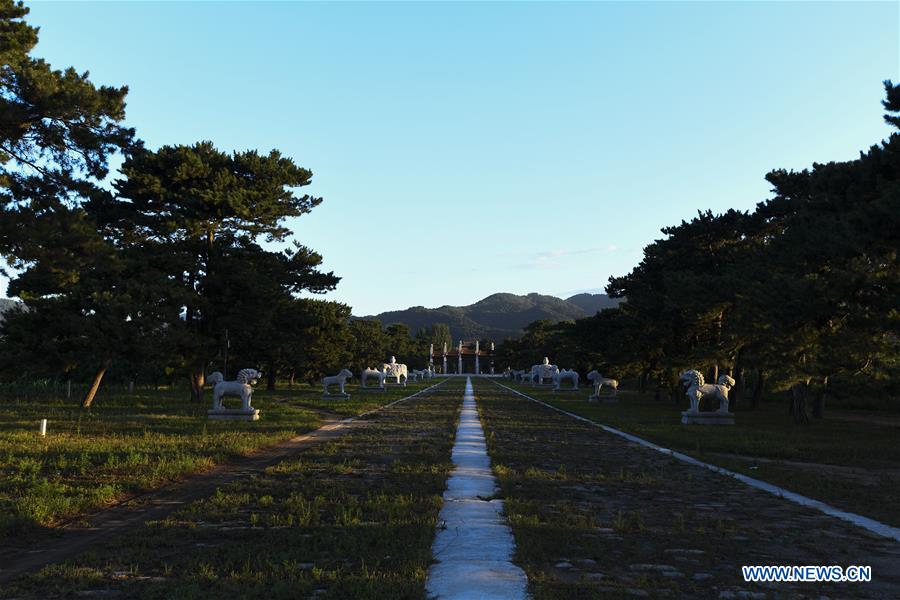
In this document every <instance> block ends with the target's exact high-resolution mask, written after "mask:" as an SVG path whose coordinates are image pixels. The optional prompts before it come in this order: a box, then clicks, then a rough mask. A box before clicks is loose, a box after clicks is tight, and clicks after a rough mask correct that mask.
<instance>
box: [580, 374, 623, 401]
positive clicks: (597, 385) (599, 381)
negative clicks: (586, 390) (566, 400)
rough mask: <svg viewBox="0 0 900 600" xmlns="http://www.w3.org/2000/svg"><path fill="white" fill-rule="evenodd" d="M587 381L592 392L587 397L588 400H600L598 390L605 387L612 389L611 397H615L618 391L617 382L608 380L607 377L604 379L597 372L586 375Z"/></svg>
mask: <svg viewBox="0 0 900 600" xmlns="http://www.w3.org/2000/svg"><path fill="white" fill-rule="evenodd" d="M587 379H588V381H590V382H591V383H592V384H593V387H594V391H593V393H592V394H591V395H590V396H588V400H597V399H599V398H600V389H601V388H602V387H603V386H604V385H605V386H606V387H608V388H612V397H613V398H615V397H616V393H617V392H618V391H619V382H618V381H617V380H615V379H610V378H608V377H604V376H603V375H601V374H600V373H599V372H598V371H591V372H590V373H588V374H587Z"/></svg>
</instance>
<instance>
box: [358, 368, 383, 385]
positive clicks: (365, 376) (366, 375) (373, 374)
mask: <svg viewBox="0 0 900 600" xmlns="http://www.w3.org/2000/svg"><path fill="white" fill-rule="evenodd" d="M373 378H374V379H377V380H378V385H377V386H371V387H370V386H368V385H366V382H367V381H368V380H369V379H373ZM359 389H361V390H366V389H369V390H371V389H381V390H384V371H379V370H378V369H368V368H367V369H363V370H362V373H360V374H359Z"/></svg>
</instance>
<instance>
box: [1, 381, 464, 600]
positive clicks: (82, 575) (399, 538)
mask: <svg viewBox="0 0 900 600" xmlns="http://www.w3.org/2000/svg"><path fill="white" fill-rule="evenodd" d="M461 398H462V382H449V383H448V384H445V385H444V386H442V387H440V388H438V389H437V390H434V391H432V392H430V393H428V394H427V395H423V396H422V397H419V398H416V399H412V400H410V401H408V402H405V403H401V404H399V405H397V406H396V407H395V408H393V409H390V410H388V411H385V412H384V413H379V416H378V418H377V419H376V420H373V421H372V422H371V423H368V424H367V425H366V426H365V427H363V428H360V429H355V430H351V431H350V432H348V433H347V434H345V435H344V436H342V437H340V438H337V439H335V440H332V441H329V442H327V443H323V444H318V445H315V446H311V447H309V448H307V449H305V450H304V451H303V452H302V453H301V454H300V455H299V456H298V457H297V458H294V459H290V460H286V461H283V462H281V463H278V464H276V465H272V466H271V467H269V468H267V469H266V470H265V472H263V473H261V474H259V475H257V476H255V477H251V478H248V479H245V480H241V481H236V482H234V483H231V484H229V485H227V486H224V487H222V488H220V489H219V490H218V491H217V492H216V493H215V494H213V495H212V496H209V497H207V498H205V499H202V500H199V501H196V502H193V503H191V504H190V505H188V506H186V507H185V508H183V509H181V510H179V511H178V512H177V513H175V514H173V515H171V517H170V518H167V519H164V520H161V521H156V522H153V523H150V524H148V526H147V527H145V528H142V529H141V530H140V531H137V532H134V533H133V534H129V535H126V536H124V537H123V538H121V539H119V540H116V541H114V542H112V543H111V544H109V545H107V546H104V547H103V548H94V549H93V552H92V553H91V554H90V555H87V556H83V557H79V558H77V559H75V560H73V561H71V562H70V563H69V564H67V565H56V566H53V567H48V568H45V569H43V570H42V571H41V572H39V573H36V574H33V575H31V576H29V577H26V578H24V579H22V580H20V581H19V582H18V583H17V584H16V585H15V586H13V587H11V588H10V590H9V593H10V594H12V595H14V596H15V597H18V598H38V597H40V598H46V597H67V596H70V595H72V594H75V593H78V592H84V593H88V592H90V593H97V594H113V595H118V596H119V597H129V598H132V597H137V598H209V597H229V596H230V597H240V598H305V597H317V598H371V599H378V598H383V599H386V600H387V599H393V598H424V595H425V589H424V586H425V576H426V573H427V570H428V566H429V564H430V562H431V542H432V540H433V537H434V531H435V527H436V525H437V519H438V514H439V512H440V508H441V503H442V500H441V494H442V493H443V490H444V487H445V484H446V479H447V477H448V475H449V472H450V470H451V469H452V463H451V462H450V452H451V449H452V445H453V440H454V432H455V425H456V420H457V418H458V412H459V406H460V402H461ZM48 590H49V592H48ZM0 597H3V593H0Z"/></svg>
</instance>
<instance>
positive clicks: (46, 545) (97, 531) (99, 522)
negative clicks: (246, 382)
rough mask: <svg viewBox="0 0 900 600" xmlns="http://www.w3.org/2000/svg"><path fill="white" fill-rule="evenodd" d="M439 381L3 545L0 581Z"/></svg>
mask: <svg viewBox="0 0 900 600" xmlns="http://www.w3.org/2000/svg"><path fill="white" fill-rule="evenodd" d="M441 383H443V382H439V383H437V384H435V385H434V386H431V387H429V388H425V389H423V390H420V391H418V392H416V393H415V394H412V395H410V396H407V397H406V398H401V399H400V400H396V401H393V402H391V403H390V404H387V405H385V406H383V407H381V408H379V409H376V410H373V411H369V412H367V413H364V414H362V415H360V416H358V417H355V418H346V419H337V418H328V419H325V420H324V424H323V425H322V426H321V427H319V428H318V429H316V430H314V431H311V432H309V433H305V434H303V435H299V436H296V437H294V438H291V439H289V440H287V441H284V442H281V443H278V444H275V445H273V446H268V447H266V448H263V449H260V450H258V451H256V452H255V453H253V454H251V455H249V456H246V457H244V458H241V459H239V460H237V461H234V462H229V463H224V464H220V465H217V466H215V467H213V468H212V469H210V470H208V471H205V472H203V473H201V474H198V475H194V476H192V477H189V478H188V479H186V480H184V481H181V482H178V483H173V484H170V485H167V486H164V487H162V488H158V489H155V490H153V491H151V492H147V493H144V494H138V495H135V496H132V497H130V498H128V499H127V500H124V501H122V502H120V503H118V504H116V505H114V506H112V507H110V508H106V509H103V510H101V511H99V512H97V513H94V514H93V515H87V516H84V517H81V518H79V519H77V520H75V521H73V522H72V523H70V524H68V525H65V526H63V527H59V528H56V529H50V530H47V531H45V532H42V533H39V534H38V535H36V536H33V537H29V539H28V542H27V544H20V545H15V544H13V545H7V546H6V547H4V548H3V549H0V584H3V583H5V582H8V581H11V580H13V579H15V578H17V577H19V576H20V575H23V574H24V573H27V572H29V571H34V570H37V569H40V568H41V567H44V566H46V565H49V564H53V563H59V562H63V561H65V560H67V559H69V558H72V557H74V556H76V555H78V554H80V553H82V552H84V551H85V550H87V549H89V548H93V547H96V546H97V545H98V544H100V543H102V542H104V541H106V540H108V539H110V538H112V537H114V536H118V535H120V534H123V533H125V532H128V531H132V530H135V529H137V528H139V527H142V526H143V525H144V524H145V523H146V522H148V521H155V520H159V519H163V518H165V517H166V516H167V515H169V514H170V513H172V512H174V511H176V510H178V509H179V508H181V507H182V506H185V505H187V504H189V503H191V502H193V501H195V500H198V499H200V498H204V497H206V496H210V495H212V494H214V493H215V492H216V490H217V489H218V488H220V487H222V486H224V485H226V484H228V483H231V482H233V481H236V480H239V479H244V478H248V477H251V476H253V475H256V474H259V473H261V472H263V471H264V470H265V469H266V468H267V467H269V466H271V465H274V464H276V463H279V462H281V461H284V460H286V459H289V458H291V457H293V456H295V455H296V454H297V453H299V452H302V451H303V450H304V449H306V448H308V447H310V446H312V445H315V444H320V443H323V442H327V441H329V440H333V439H335V438H337V437H339V436H342V435H344V434H346V433H347V432H349V431H351V430H353V429H357V428H360V427H365V426H366V425H367V423H368V422H369V421H367V419H366V417H371V416H373V415H374V414H376V413H377V412H378V411H380V410H382V409H384V408H388V407H390V406H394V405H396V404H398V403H400V402H404V401H406V400H409V399H410V398H413V397H416V396H418V395H420V394H422V393H424V392H427V391H429V390H431V389H434V388H436V387H438V386H440V385H441Z"/></svg>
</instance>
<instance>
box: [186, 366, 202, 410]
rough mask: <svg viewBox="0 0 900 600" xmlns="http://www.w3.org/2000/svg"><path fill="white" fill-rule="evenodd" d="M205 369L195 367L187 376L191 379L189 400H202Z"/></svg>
mask: <svg viewBox="0 0 900 600" xmlns="http://www.w3.org/2000/svg"><path fill="white" fill-rule="evenodd" d="M205 370H206V369H203V368H195V369H194V370H193V371H191V373H190V375H189V377H190V380H191V402H197V403H198V404H199V403H202V402H203V386H204V384H206V373H204V371H205Z"/></svg>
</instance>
